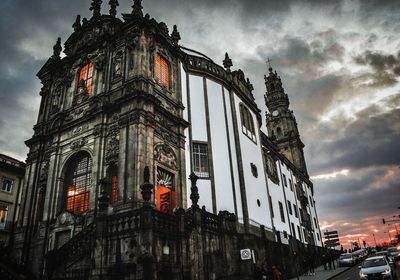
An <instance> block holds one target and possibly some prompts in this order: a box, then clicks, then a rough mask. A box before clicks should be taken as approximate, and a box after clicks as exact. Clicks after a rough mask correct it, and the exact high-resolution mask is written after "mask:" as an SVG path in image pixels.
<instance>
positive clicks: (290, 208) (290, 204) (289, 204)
mask: <svg viewBox="0 0 400 280" xmlns="http://www.w3.org/2000/svg"><path fill="white" fill-rule="evenodd" d="M287 206H288V209H289V214H290V215H293V211H292V203H290V200H288V201H287Z"/></svg>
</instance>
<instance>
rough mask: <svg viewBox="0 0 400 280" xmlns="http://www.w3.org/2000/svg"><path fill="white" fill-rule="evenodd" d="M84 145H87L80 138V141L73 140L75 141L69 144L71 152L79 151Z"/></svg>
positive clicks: (84, 139) (85, 141)
mask: <svg viewBox="0 0 400 280" xmlns="http://www.w3.org/2000/svg"><path fill="white" fill-rule="evenodd" d="M85 144H87V140H86V138H81V139H78V140H75V141H73V142H72V143H71V149H72V150H79V149H80V148H82V147H83V146H85Z"/></svg>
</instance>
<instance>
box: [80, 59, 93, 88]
mask: <svg viewBox="0 0 400 280" xmlns="http://www.w3.org/2000/svg"><path fill="white" fill-rule="evenodd" d="M82 80H83V81H84V82H85V87H86V90H87V93H88V95H90V93H91V91H92V80H93V63H88V64H86V65H85V66H83V67H82V69H81V71H80V72H79V81H82Z"/></svg>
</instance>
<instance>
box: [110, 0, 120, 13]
mask: <svg viewBox="0 0 400 280" xmlns="http://www.w3.org/2000/svg"><path fill="white" fill-rule="evenodd" d="M108 4H109V5H110V16H112V17H115V16H116V15H117V6H119V3H118V0H110V2H108Z"/></svg>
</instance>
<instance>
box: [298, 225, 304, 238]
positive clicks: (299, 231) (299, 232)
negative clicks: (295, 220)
mask: <svg viewBox="0 0 400 280" xmlns="http://www.w3.org/2000/svg"><path fill="white" fill-rule="evenodd" d="M297 233H298V234H299V240H300V241H303V239H302V238H301V230H300V227H299V226H297Z"/></svg>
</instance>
